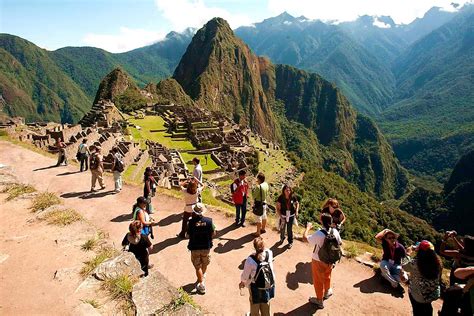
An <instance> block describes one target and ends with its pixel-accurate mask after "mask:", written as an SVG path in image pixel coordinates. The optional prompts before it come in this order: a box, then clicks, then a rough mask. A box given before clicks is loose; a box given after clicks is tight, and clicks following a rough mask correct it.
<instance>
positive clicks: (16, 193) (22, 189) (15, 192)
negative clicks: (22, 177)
mask: <svg viewBox="0 0 474 316" xmlns="http://www.w3.org/2000/svg"><path fill="white" fill-rule="evenodd" d="M33 192H36V189H35V188H34V187H33V186H31V185H28V184H19V183H15V184H11V185H8V186H7V187H6V188H5V189H3V191H2V193H7V194H8V196H7V198H6V200H7V201H11V200H13V199H16V198H17V197H20V196H22V195H25V194H28V193H33Z"/></svg>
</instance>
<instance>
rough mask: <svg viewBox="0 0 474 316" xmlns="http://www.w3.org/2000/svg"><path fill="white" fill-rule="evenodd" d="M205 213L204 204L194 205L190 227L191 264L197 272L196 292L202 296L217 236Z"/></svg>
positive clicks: (204, 291)
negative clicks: (213, 241) (214, 240)
mask: <svg viewBox="0 0 474 316" xmlns="http://www.w3.org/2000/svg"><path fill="white" fill-rule="evenodd" d="M204 211H205V207H204V205H203V204H201V203H198V204H196V205H194V207H193V213H192V217H191V219H190V220H189V226H188V235H189V243H188V249H189V250H190V251H191V262H192V263H193V266H194V269H195V270H196V277H197V281H196V291H197V292H198V293H200V294H205V293H206V285H205V276H206V271H207V267H208V266H209V263H210V262H211V249H212V246H213V244H212V239H213V238H214V237H215V236H216V227H215V226H214V224H213V222H212V218H210V217H204V216H203V214H204Z"/></svg>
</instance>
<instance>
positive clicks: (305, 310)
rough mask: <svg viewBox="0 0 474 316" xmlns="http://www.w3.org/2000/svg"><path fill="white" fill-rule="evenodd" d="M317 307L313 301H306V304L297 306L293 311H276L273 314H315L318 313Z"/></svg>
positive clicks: (276, 315)
mask: <svg viewBox="0 0 474 316" xmlns="http://www.w3.org/2000/svg"><path fill="white" fill-rule="evenodd" d="M316 311H317V309H316V307H315V306H314V305H313V304H311V303H309V302H308V303H306V304H304V305H301V306H300V307H298V308H295V309H294V310H292V311H289V312H288V313H275V314H273V315H274V316H284V315H288V316H299V315H314V314H315V313H316Z"/></svg>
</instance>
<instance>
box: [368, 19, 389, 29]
mask: <svg viewBox="0 0 474 316" xmlns="http://www.w3.org/2000/svg"><path fill="white" fill-rule="evenodd" d="M372 24H373V25H374V26H377V27H379V28H381V29H389V28H390V27H391V26H390V24H387V23H385V22H383V21H380V20H379V19H378V18H375V19H374V23H372Z"/></svg>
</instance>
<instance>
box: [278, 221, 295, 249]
mask: <svg viewBox="0 0 474 316" xmlns="http://www.w3.org/2000/svg"><path fill="white" fill-rule="evenodd" d="M280 220H281V221H282V224H281V225H280V240H281V241H283V240H285V226H286V232H287V234H288V243H289V244H292V243H293V222H294V221H295V217H294V216H291V217H290V218H289V220H288V222H286V217H285V218H280Z"/></svg>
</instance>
